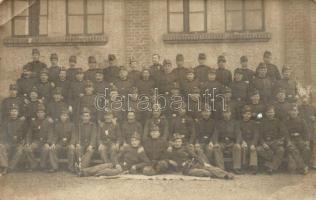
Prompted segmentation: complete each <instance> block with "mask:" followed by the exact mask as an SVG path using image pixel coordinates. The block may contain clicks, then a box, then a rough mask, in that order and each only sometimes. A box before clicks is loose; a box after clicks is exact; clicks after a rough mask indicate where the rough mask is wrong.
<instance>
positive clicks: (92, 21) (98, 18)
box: [87, 15, 103, 34]
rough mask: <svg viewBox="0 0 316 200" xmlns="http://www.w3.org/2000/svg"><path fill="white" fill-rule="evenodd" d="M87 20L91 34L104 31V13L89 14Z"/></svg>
mask: <svg viewBox="0 0 316 200" xmlns="http://www.w3.org/2000/svg"><path fill="white" fill-rule="evenodd" d="M87 20H88V21H87V26H88V28H87V30H88V33H89V34H95V33H102V32H103V24H102V23H103V15H89V16H88V19H87Z"/></svg>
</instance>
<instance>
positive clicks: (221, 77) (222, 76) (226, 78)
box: [216, 68, 232, 86]
mask: <svg viewBox="0 0 316 200" xmlns="http://www.w3.org/2000/svg"><path fill="white" fill-rule="evenodd" d="M216 80H217V81H218V82H220V83H221V84H222V85H224V86H229V85H230V84H231V82H232V73H231V72H230V71H229V70H228V69H223V68H218V69H217V70H216Z"/></svg>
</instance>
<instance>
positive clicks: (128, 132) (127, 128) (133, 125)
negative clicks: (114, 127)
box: [121, 121, 143, 144]
mask: <svg viewBox="0 0 316 200" xmlns="http://www.w3.org/2000/svg"><path fill="white" fill-rule="evenodd" d="M121 131H122V137H123V141H124V143H126V144H129V143H130V141H131V136H132V134H133V133H135V132H136V133H138V134H140V135H141V136H142V135H143V127H142V125H141V123H140V122H138V121H133V122H128V121H124V122H123V123H122V126H121Z"/></svg>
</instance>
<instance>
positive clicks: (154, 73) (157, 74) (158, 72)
mask: <svg viewBox="0 0 316 200" xmlns="http://www.w3.org/2000/svg"><path fill="white" fill-rule="evenodd" d="M149 72H150V75H151V77H152V78H153V80H154V81H155V84H156V83H158V82H159V80H160V78H161V76H162V74H163V71H162V65H161V64H155V65H151V66H150V67H149Z"/></svg>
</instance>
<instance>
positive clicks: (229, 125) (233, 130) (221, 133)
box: [214, 119, 242, 144]
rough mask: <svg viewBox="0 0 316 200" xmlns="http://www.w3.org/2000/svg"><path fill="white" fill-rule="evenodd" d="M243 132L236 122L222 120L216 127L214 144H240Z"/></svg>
mask: <svg viewBox="0 0 316 200" xmlns="http://www.w3.org/2000/svg"><path fill="white" fill-rule="evenodd" d="M241 139H242V138H241V132H240V127H239V123H238V122H237V121H236V120H233V119H231V120H228V121H226V120H220V121H218V122H217V123H216V125H215V130H214V143H215V144H216V143H224V144H231V143H234V144H240V142H241Z"/></svg>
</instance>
